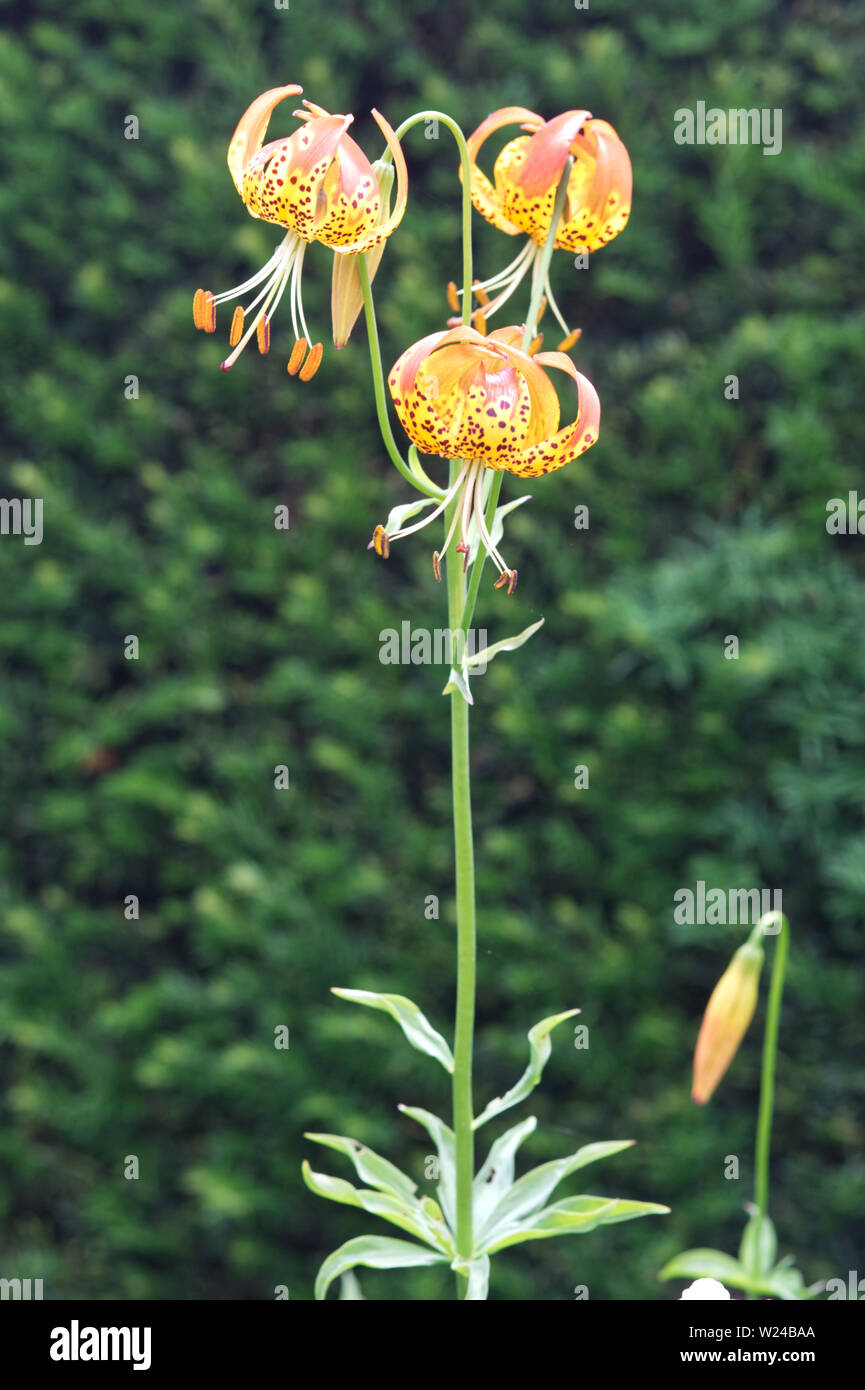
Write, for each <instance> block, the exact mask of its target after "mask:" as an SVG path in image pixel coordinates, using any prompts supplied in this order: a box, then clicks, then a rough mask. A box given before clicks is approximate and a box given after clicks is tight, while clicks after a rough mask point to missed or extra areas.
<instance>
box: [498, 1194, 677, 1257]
mask: <svg viewBox="0 0 865 1390" xmlns="http://www.w3.org/2000/svg"><path fill="white" fill-rule="evenodd" d="M669 1210H670V1208H669V1207H662V1206H659V1205H658V1203H657V1202H631V1201H629V1200H628V1199H627V1198H625V1197H591V1196H583V1197H567V1198H566V1199H565V1201H563V1202H556V1203H555V1204H554V1205H553V1206H551V1207H546V1208H545V1210H544V1211H539V1212H536V1213H535V1215H534V1216H529V1217H526V1219H525V1220H524V1221H519V1222H517V1223H515V1224H514V1225H513V1226H512V1228H511V1230H509V1231H507V1232H502V1231H501V1229H499V1230H497V1232H496V1234H495V1236H494V1237H490V1238H488V1239H487V1240H486V1241H484V1243H483V1245H482V1246H480V1247H479V1249H478V1253H480V1254H487V1255H492V1254H493V1253H494V1252H495V1251H496V1250H504V1249H505V1248H506V1247H507V1246H509V1245H520V1244H521V1243H522V1242H523V1241H526V1240H547V1239H549V1237H551V1236H566V1235H584V1234H585V1233H586V1232H587V1231H593V1230H595V1228H596V1227H598V1226H612V1225H616V1224H618V1222H620V1221H633V1220H634V1219H635V1218H636V1217H638V1216H661V1215H666V1214H667V1212H669Z"/></svg>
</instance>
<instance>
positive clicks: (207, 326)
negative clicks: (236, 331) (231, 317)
mask: <svg viewBox="0 0 865 1390" xmlns="http://www.w3.org/2000/svg"><path fill="white" fill-rule="evenodd" d="M192 322H193V323H194V325H195V327H196V328H200V329H202V330H203V331H204V332H205V333H215V332H216V300H215V299H214V297H213V295H212V294H211V293H210V290H196V291H195V294H194V295H193V297H192Z"/></svg>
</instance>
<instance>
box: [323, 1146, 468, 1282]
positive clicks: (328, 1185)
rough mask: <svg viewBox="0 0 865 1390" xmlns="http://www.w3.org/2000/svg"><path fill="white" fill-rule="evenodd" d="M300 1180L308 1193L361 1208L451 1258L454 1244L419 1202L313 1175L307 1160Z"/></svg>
mask: <svg viewBox="0 0 865 1390" xmlns="http://www.w3.org/2000/svg"><path fill="white" fill-rule="evenodd" d="M303 1180H304V1182H305V1183H306V1185H307V1187H308V1188H309V1189H310V1191H311V1192H315V1193H316V1194H317V1195H318V1196H319V1197H327V1198H328V1199H329V1200H330V1201H331V1202H341V1203H342V1204H343V1206H347V1207H360V1208H361V1209H362V1210H363V1211H368V1212H370V1213H371V1214H372V1215H373V1216H380V1217H381V1218H382V1219H383V1220H384V1221H390V1222H391V1223H392V1224H393V1225H394V1226H399V1227H400V1229H401V1230H403V1231H408V1233H409V1235H413V1236H417V1237H418V1239H420V1240H422V1241H424V1242H425V1244H427V1245H430V1246H432V1247H433V1249H435V1250H440V1251H443V1252H444V1253H445V1254H446V1255H450V1256H451V1258H453V1254H454V1245H453V1240H452V1238H451V1234H450V1231H449V1230H448V1229H447V1227H446V1225H445V1223H444V1221H433V1220H432V1218H431V1217H430V1216H429V1215H428V1214H427V1212H426V1211H425V1209H424V1208H423V1207H422V1206H421V1204H420V1202H415V1201H414V1200H412V1201H411V1202H407V1201H405V1200H404V1199H403V1198H402V1197H392V1196H391V1195H390V1193H387V1192H370V1191H368V1190H367V1189H366V1188H360V1187H353V1186H352V1184H351V1183H350V1182H346V1181H345V1179H344V1178H332V1177H330V1176H329V1175H328V1174H327V1173H314V1172H313V1171H312V1169H311V1168H310V1166H309V1164H308V1163H307V1162H306V1160H304V1163H303Z"/></svg>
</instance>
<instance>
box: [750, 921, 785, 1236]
mask: <svg viewBox="0 0 865 1390" xmlns="http://www.w3.org/2000/svg"><path fill="white" fill-rule="evenodd" d="M777 916H778V918H779V919H780V923H781V931H780V933H779V935H778V941H777V945H776V947H775V958H774V960H773V962H772V982H771V984H770V986H769V1003H768V1005H767V1009H766V1032H765V1034H764V1037H763V1066H762V1072H761V1077H760V1109H759V1112H758V1116H757V1147H756V1153H755V1157H754V1174H755V1179H754V1205H755V1206H756V1207H757V1209H758V1211H759V1212H760V1215H761V1216H763V1217H765V1216H768V1214H769V1148H770V1145H771V1142H772V1111H773V1109H774V1105H775V1063H776V1061H777V1057H778V1028H779V1025H780V1021H781V997H782V995H783V993H784V973H785V971H786V968H787V951H788V949H789V945H790V928H789V926H788V924H787V918H786V917H784V916H783V914H781V913H779V914H777Z"/></svg>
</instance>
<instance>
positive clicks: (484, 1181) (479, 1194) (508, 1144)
mask: <svg viewBox="0 0 865 1390" xmlns="http://www.w3.org/2000/svg"><path fill="white" fill-rule="evenodd" d="M537 1123H538V1122H537V1120H536V1119H535V1117H534V1115H529V1117H528V1119H526V1120H523V1121H521V1123H520V1124H518V1125H514V1127H513V1129H509V1130H507V1132H506V1133H505V1134H503V1135H502V1136H501V1138H500V1139H497V1140H496V1142H495V1143H494V1144H493V1146H492V1148H491V1149H490V1152H489V1156H488V1158H487V1161H486V1163H485V1164H484V1165H483V1167H482V1168H481V1169H480V1171H479V1172H478V1174H477V1176H476V1178H475V1180H474V1186H473V1189H472V1215H473V1218H474V1226H475V1231H480V1230H481V1228H482V1227H483V1225H484V1223H485V1222H486V1220H487V1218H488V1216H489V1214H490V1212H491V1211H493V1210H494V1208H495V1207H497V1206H498V1204H499V1202H500V1201H501V1198H502V1197H503V1196H504V1194H505V1193H506V1192H507V1190H508V1188H509V1187H510V1186H511V1184H512V1182H513V1180H514V1160H515V1158H516V1153H517V1149H518V1148H519V1147H520V1144H521V1143H522V1142H523V1140H524V1139H527V1138H528V1136H529V1135H530V1134H531V1133H532V1131H533V1130H534V1129H535V1128H536V1127H537Z"/></svg>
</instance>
